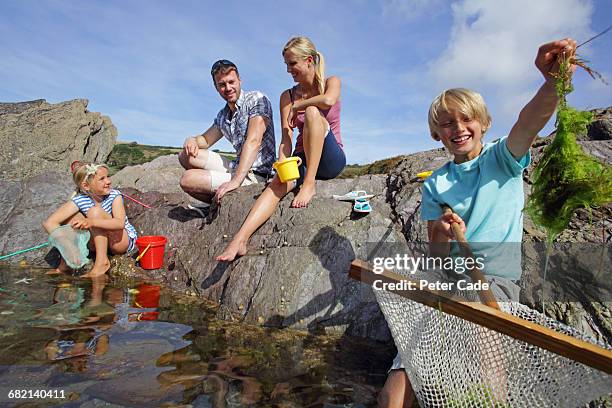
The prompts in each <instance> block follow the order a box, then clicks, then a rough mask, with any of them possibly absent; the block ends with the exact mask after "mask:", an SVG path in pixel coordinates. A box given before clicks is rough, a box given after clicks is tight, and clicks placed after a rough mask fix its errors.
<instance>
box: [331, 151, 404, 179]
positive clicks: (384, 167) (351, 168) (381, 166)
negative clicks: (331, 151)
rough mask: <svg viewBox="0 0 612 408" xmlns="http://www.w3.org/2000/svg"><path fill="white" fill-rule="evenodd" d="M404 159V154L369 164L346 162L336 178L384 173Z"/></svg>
mask: <svg viewBox="0 0 612 408" xmlns="http://www.w3.org/2000/svg"><path fill="white" fill-rule="evenodd" d="M403 159H404V156H396V157H391V158H390V159H383V160H377V161H375V162H374V163H370V164H363V165H360V164H348V165H347V166H346V167H345V168H344V170H343V171H342V173H340V176H338V178H354V177H358V176H363V175H366V174H385V173H389V172H391V170H393V169H394V168H395V167H396V166H397V165H398V164H399V162H401V161H402V160H403Z"/></svg>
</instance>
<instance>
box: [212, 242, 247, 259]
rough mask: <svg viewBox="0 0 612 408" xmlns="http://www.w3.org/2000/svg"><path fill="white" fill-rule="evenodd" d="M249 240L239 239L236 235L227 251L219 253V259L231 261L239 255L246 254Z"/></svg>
mask: <svg viewBox="0 0 612 408" xmlns="http://www.w3.org/2000/svg"><path fill="white" fill-rule="evenodd" d="M246 244H247V242H246V241H242V240H239V239H237V238H235V237H234V239H232V242H230V243H229V245H228V246H227V247H226V248H225V251H223V253H222V254H221V255H219V256H218V257H217V258H216V259H217V261H224V262H231V261H233V260H234V259H236V258H237V257H239V256H243V255H246V253H247V246H246Z"/></svg>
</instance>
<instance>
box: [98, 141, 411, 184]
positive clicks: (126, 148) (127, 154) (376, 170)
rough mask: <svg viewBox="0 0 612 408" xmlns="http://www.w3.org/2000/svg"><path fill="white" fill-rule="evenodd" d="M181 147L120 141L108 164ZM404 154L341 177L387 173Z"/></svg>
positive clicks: (117, 165)
mask: <svg viewBox="0 0 612 408" xmlns="http://www.w3.org/2000/svg"><path fill="white" fill-rule="evenodd" d="M181 150H183V149H182V148H181V147H171V146H152V145H143V144H139V143H136V142H128V143H126V142H119V143H117V144H116V145H115V147H114V148H113V150H112V152H111V154H110V156H109V158H108V161H107V163H106V164H108V166H109V170H110V174H111V175H112V174H115V173H117V172H118V171H119V170H121V169H122V168H124V167H126V166H134V165H137V164H143V163H148V162H150V161H152V160H154V159H156V158H158V157H160V156H166V155H169V154H177V153H179V152H180V151H181ZM213 151H214V152H217V153H219V154H221V155H223V156H226V157H228V158H230V159H234V158H235V157H236V154H235V153H234V152H222V151H219V150H213ZM403 158H404V156H396V157H392V158H390V159H383V160H378V161H375V162H374V163H370V164H363V165H360V164H349V165H347V166H346V167H345V169H344V170H343V171H342V173H341V174H340V176H338V177H339V178H354V177H358V176H363V175H366V174H385V173H389V172H390V171H391V170H392V169H393V168H395V167H396V166H397V165H398V163H399V162H400V161H402V159H403Z"/></svg>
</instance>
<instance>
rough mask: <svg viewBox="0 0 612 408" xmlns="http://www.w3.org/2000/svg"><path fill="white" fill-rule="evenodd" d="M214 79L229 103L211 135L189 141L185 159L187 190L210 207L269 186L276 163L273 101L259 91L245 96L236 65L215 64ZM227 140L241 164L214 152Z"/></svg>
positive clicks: (182, 159)
mask: <svg viewBox="0 0 612 408" xmlns="http://www.w3.org/2000/svg"><path fill="white" fill-rule="evenodd" d="M210 74H211V75H212V78H213V83H214V85H215V88H216V89H217V92H219V95H221V97H222V98H223V99H224V100H225V101H226V102H227V103H226V105H225V107H224V108H223V109H221V110H220V111H219V113H218V114H217V117H216V118H215V120H214V122H213V124H212V126H211V127H210V128H209V129H208V130H207V131H206V132H204V133H203V134H201V135H197V136H194V137H188V138H187V139H186V140H185V144H184V145H183V147H184V148H183V151H182V152H181V153H180V154H179V162H180V163H181V165H182V166H183V167H184V168H185V172H184V173H183V176H182V177H181V182H180V183H181V188H182V189H183V191H185V192H186V193H188V194H189V195H191V196H192V197H195V198H197V199H198V200H201V201H204V202H207V203H210V202H211V201H212V200H213V199H215V200H216V201H217V202H219V201H220V200H221V198H222V197H223V196H224V195H225V194H227V193H229V192H230V191H232V190H235V189H236V188H238V187H240V186H244V185H249V184H254V183H261V182H264V183H265V181H266V180H267V179H268V177H269V176H270V173H271V172H272V163H274V160H275V158H276V152H275V147H276V146H275V140H274V121H273V119H272V105H271V104H270V100H269V99H268V98H267V97H266V96H265V95H264V94H263V93H261V92H259V91H243V90H241V81H240V75H239V74H238V68H236V65H234V63H232V62H231V61H228V60H219V61H217V62H215V63H214V64H213V66H212V69H211V71H210ZM222 137H225V138H226V139H227V140H229V141H230V143H231V144H232V145H233V146H234V149H236V159H234V160H229V159H228V158H227V157H224V156H221V155H219V154H218V153H215V152H213V151H212V150H210V147H211V146H212V145H213V144H215V143H216V142H217V141H219V140H220V139H221V138H222Z"/></svg>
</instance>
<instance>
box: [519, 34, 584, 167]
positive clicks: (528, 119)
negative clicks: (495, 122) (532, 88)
mask: <svg viewBox="0 0 612 408" xmlns="http://www.w3.org/2000/svg"><path fill="white" fill-rule="evenodd" d="M575 52H576V41H574V40H573V39H571V38H566V39H563V40H558V41H553V42H549V43H546V44H544V45H542V46H541V47H540V48H539V49H538V55H537V56H536V59H535V65H536V67H537V68H538V69H539V70H540V72H541V73H542V75H544V79H545V82H544V84H543V85H542V86H541V87H540V89H539V90H538V92H537V93H536V94H535V96H534V97H533V98H532V99H531V100H530V101H529V102H528V103H527V105H525V107H524V108H523V110H521V113H520V114H519V117H518V120H517V121H516V123H515V124H514V126H513V127H512V130H511V131H510V135H509V136H508V142H507V144H508V150H510V153H512V155H513V156H514V157H515V158H517V159H518V158H520V157H522V156H524V155H525V154H526V153H527V151H528V150H529V148H530V147H531V145H532V143H533V141H534V140H535V139H536V137H537V136H538V132H539V131H541V130H542V128H543V127H544V126H545V125H546V123H547V122H548V120H549V119H550V117H551V116H552V114H553V113H554V112H555V109H556V108H557V102H558V101H559V98H558V96H557V93H556V90H555V81H556V78H555V76H554V74H557V73H558V72H559V63H558V62H557V59H558V56H559V55H560V54H565V55H567V56H570V57H571V56H573V55H574V53H575ZM575 69H576V66H575V65H574V64H572V66H571V68H570V72H573V71H574V70H575Z"/></svg>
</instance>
